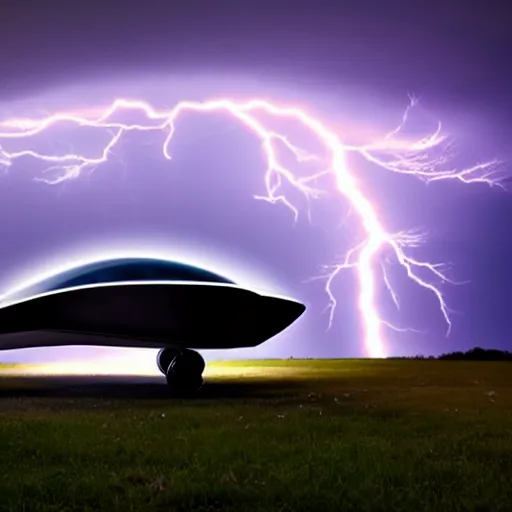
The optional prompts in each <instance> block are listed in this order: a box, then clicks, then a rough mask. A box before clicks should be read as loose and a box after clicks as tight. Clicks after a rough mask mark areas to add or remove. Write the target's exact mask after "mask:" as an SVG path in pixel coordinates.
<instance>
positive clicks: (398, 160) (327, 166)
mask: <svg viewBox="0 0 512 512" xmlns="http://www.w3.org/2000/svg"><path fill="white" fill-rule="evenodd" d="M415 103H416V102H415V100H412V101H411V104H410V105H409V107H408V108H407V109H406V111H405V113H404V116H403V118H402V122H401V123H400V124H399V125H398V126H397V127H396V128H395V129H393V130H392V131H390V132H389V133H388V134H387V135H385V136H384V137H382V138H381V139H379V140H376V141H373V142H369V143H367V144H362V145H359V146H352V145H347V144H345V143H344V142H343V141H342V140H341V139H340V137H339V136H338V135H337V133H336V132H335V131H333V130H332V129H330V128H329V126H328V124H327V123H325V122H323V121H321V120H320V119H318V118H316V117H314V116H313V115H311V114H309V113H308V112H307V111H306V110H305V109H302V108H298V107H295V106H293V107H291V106H283V105H278V104H275V103H272V102H270V101H266V100H263V99H259V98H258V99H251V100H249V101H243V102H239V101H234V100H232V99H229V98H221V99H213V100H208V101H201V102H198V101H182V102H180V103H178V104H177V105H176V106H175V107H174V108H172V109H164V110H159V109H156V108H154V107H153V106H151V105H150V104H148V103H146V102H144V101H140V100H129V99H116V100H115V101H114V102H113V103H112V104H111V105H109V106H107V107H105V108H94V109H91V110H90V111H87V112H85V111H83V110H82V111H81V112H80V113H79V114H78V113H76V112H75V113H74V112H59V113H56V114H53V115H49V116H46V117H41V118H24V119H6V120H4V121H3V122H1V123H0V143H1V144H2V145H1V146H0V164H3V165H4V166H5V167H11V168H13V167H14V164H15V162H16V161H17V160H19V159H21V158H26V157H30V158H34V159H37V160H39V161H40V162H42V163H44V164H47V165H48V167H47V168H46V169H45V171H46V172H50V173H51V175H48V174H46V177H45V176H43V177H39V178H38V180H40V181H44V182H46V183H48V184H57V183H62V182H64V181H66V180H71V179H75V178H78V177H79V176H80V175H81V174H82V173H83V172H84V171H86V170H92V169H94V168H97V167H99V166H100V165H102V164H105V163H106V162H107V161H108V160H109V157H110V156H111V152H112V150H113V148H114V147H115V146H116V145H117V144H118V143H119V141H120V139H121V138H122V137H123V135H125V134H126V133H128V132H136V131H144V132H151V131H153V132H161V133H163V134H164V135H165V136H164V140H163V143H162V152H163V157H164V158H166V159H168V160H171V150H170V144H171V140H172V138H173V135H174V133H175V130H176V121H177V119H178V117H179V116H180V115H182V114H184V113H187V112H188V113H207V114H212V113H226V114H229V115H230V116H232V117H233V118H234V119H235V120H237V121H238V122H240V123H241V124H242V125H243V126H245V127H246V128H247V129H248V130H250V131H251V132H252V133H253V134H254V136H256V137H257V138H258V139H259V140H260V141H261V144H262V151H263V155H264V158H265V172H264V183H265V187H266V195H265V196H257V199H262V200H266V201H268V202H270V203H281V204H283V205H285V206H286V207H287V208H289V209H290V210H291V211H292V212H293V214H294V216H295V218H297V217H298V215H299V209H298V208H297V206H296V205H294V204H293V203H292V202H291V201H290V200H289V199H288V198H287V196H286V195H285V193H284V191H283V186H284V185H285V184H288V185H291V186H293V187H294V188H295V189H296V190H297V191H299V192H300V193H302V194H303V195H304V197H306V198H307V199H308V200H311V199H317V198H320V197H322V195H323V194H324V193H325V189H322V188H321V185H320V182H322V181H325V178H330V184H331V185H332V183H334V186H335V188H336V189H337V191H338V192H339V194H340V199H342V198H343V199H344V200H345V201H347V202H348V203H349V205H350V206H351V208H352V210H353V211H354V213H355V214H356V217H355V218H357V221H358V222H359V225H360V227H361V228H362V234H361V239H360V240H359V242H358V243H357V244H356V245H355V247H354V248H353V249H351V250H350V251H348V253H347V255H346V257H345V258H344V259H343V261H341V262H339V263H337V264H335V265H333V266H332V267H327V268H326V274H325V275H324V276H321V279H325V282H326V286H325V290H326V293H327V295H328V297H329V309H330V317H329V326H330V325H331V324H332V322H333V318H334V314H335V310H336V296H335V294H334V292H333V282H334V280H335V279H336V278H337V277H338V275H339V274H340V272H341V271H342V270H344V269H352V270H353V271H354V272H355V273H356V275H357V279H358V282H359V292H358V297H357V304H358V309H359V313H360V318H361V324H362V328H363V331H364V335H363V336H364V345H365V348H366V351H367V353H368V354H369V355H370V356H372V357H383V356H385V355H386V343H385V337H384V334H383V331H384V329H388V328H391V329H397V330H402V329H400V328H397V327H396V326H393V325H391V324H390V323H389V322H387V321H386V320H385V319H384V318H382V315H381V314H380V312H379V308H378V304H377V303H376V292H377V288H378V287H381V286H382V287H384V288H385V289H387V290H388V291H389V293H390V295H391V297H392V298H393V300H394V302H395V304H396V305H397V306H398V304H399V302H398V293H397V292H396V290H394V289H393V287H392V285H391V283H390V281H389V279H388V278H387V274H386V273H385V266H386V265H387V261H389V255H390V254H391V255H393V257H394V260H395V261H396V262H398V264H399V265H401V267H402V268H403V270H404V272H405V273H406V274H407V276H408V277H409V278H410V279H411V280H412V281H413V282H414V283H416V284H417V285H418V286H420V287H423V288H425V289H426V290H428V291H430V292H431V293H432V294H433V296H434V298H435V299H436V300H437V302H438V304H439V308H440V312H441V314H442V316H443V317H444V319H445V321H446V322H447V324H448V326H450V325H451V323H450V317H449V310H448V306H447V304H446V302H445V299H444V296H443V294H442V293H441V290H440V288H439V287H438V286H436V284H435V280H436V279H438V280H441V281H448V282H450V279H449V278H448V277H447V275H446V273H445V271H444V268H443V266H442V265H441V264H437V263H430V262H426V261H420V260H418V259H415V258H414V257H412V256H411V255H410V251H409V250H410V249H411V248H414V247H417V246H418V245H419V244H421V243H423V242H424V237H423V236H422V235H418V234H417V232H409V231H401V232H398V233H391V232H389V231H388V230H387V229H386V227H385V226H384V224H383V222H382V219H381V216H380V214H379V207H378V205H377V204H375V203H374V201H372V199H371V198H370V197H369V196H368V194H367V192H366V191H365V187H364V184H362V183H360V181H359V180H358V178H357V171H356V170H355V169H352V168H350V167H349V165H348V163H347V155H348V154H350V153H355V154H357V155H359V156H361V157H363V158H364V159H365V160H366V161H367V162H369V163H371V164H373V165H375V167H376V168H378V169H380V170H384V171H388V172H393V173H399V174H405V175H410V176H415V177H417V178H419V179H421V180H424V181H425V182H434V181H440V180H457V181H460V182H463V183H487V184H490V185H492V184H497V180H495V179H494V172H495V171H496V162H487V163H481V164H478V165H474V166H472V167H470V168H466V169H461V170H456V169H451V168H450V166H449V161H448V156H447V155H448V153H447V152H446V149H447V143H448V140H447V138H446V137H445V136H444V135H443V134H442V132H441V125H438V126H437V127H436V129H435V130H434V131H433V132H432V133H430V134H427V135H426V136H424V137H420V138H417V139H415V140H410V139H407V138H405V137H402V136H401V135H402V132H403V129H404V126H405V123H406V122H407V120H408V116H409V115H410V112H411V109H412V108H413V107H414V106H415ZM123 112H131V113H135V112H138V113H139V114H140V113H142V114H143V115H144V116H145V121H144V122H143V123H127V122H121V121H119V120H116V115H117V114H120V113H123ZM283 120H284V121H289V122H291V123H293V124H294V125H300V126H302V127H303V128H305V129H306V130H307V131H308V132H309V133H310V134H311V136H312V139H315V141H316V142H320V143H321V145H322V146H323V148H324V151H323V153H322V154H312V153H311V152H310V151H308V150H307V149H305V148H302V147H299V146H298V145H297V144H296V143H294V142H292V141H291V140H290V139H291V137H290V135H289V134H288V133H287V132H286V131H283V130H282V129H279V130H278V129H277V128H273V122H276V121H280V122H281V121H283ZM62 124H68V125H69V124H71V125H74V126H75V127H78V128H83V129H91V128H94V129H97V130H102V131H104V132H105V133H106V134H107V135H108V140H107V142H106V143H105V144H104V145H102V146H101V147H99V148H98V151H97V153H96V154H95V155H91V156H87V155H84V154H79V153H71V152H70V153H67V154H52V153H43V152H38V151H37V150H35V149H34V147H33V146H32V145H31V144H32V141H33V139H34V137H36V136H37V135H40V134H43V133H44V132H46V131H48V130H50V129H51V128H53V127H55V126H56V125H62ZM14 141H17V143H18V144H19V143H20V141H22V142H23V143H24V146H23V148H22V149H18V150H16V151H15V150H10V149H9V145H10V144H12V143H13V142H14ZM283 151H284V152H288V153H289V154H291V155H292V156H293V157H294V158H295V159H296V161H297V166H298V168H301V169H302V171H301V172H297V171H296V170H294V169H293V170H292V169H291V168H289V167H288V166H286V165H285V164H284V161H283V158H282V154H283ZM433 155H437V156H433ZM312 163H316V164H317V168H316V169H315V171H314V172H311V173H310V174H309V175H307V176H304V175H303V174H304V171H303V169H304V166H306V165H307V166H308V167H307V168H308V169H309V168H311V164H312ZM384 256H386V258H384ZM382 269H384V270H382ZM420 272H422V274H421V275H422V276H424V275H425V274H424V272H427V273H429V274H430V276H431V277H432V278H433V281H431V280H427V279H426V278H424V277H421V276H420Z"/></svg>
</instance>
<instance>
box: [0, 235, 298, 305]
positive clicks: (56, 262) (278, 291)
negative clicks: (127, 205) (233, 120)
mask: <svg viewBox="0 0 512 512" xmlns="http://www.w3.org/2000/svg"><path fill="white" fill-rule="evenodd" d="M175 245H176V246H178V247H179V250H176V248H175V247H174V248H172V249H171V248H170V247H169V246H168V245H167V246H165V245H164V244H163V243H155V241H154V240H147V239H144V238H141V237H138V238H135V239H130V240H118V241H116V242H115V243H112V242H106V243H101V241H100V242H99V243H98V242H96V244H95V247H94V248H91V246H90V245H88V246H87V248H83V247H75V248H74V249H73V250H68V251H67V252H60V253H59V254H58V256H57V257H53V258H48V259H46V260H42V261H40V262H39V264H38V265H37V266H34V265H33V264H32V265H31V266H30V268H29V269H27V270H25V271H24V272H22V273H20V275H18V276H17V277H16V278H15V279H13V280H12V281H11V283H8V286H6V288H7V291H6V292H4V294H3V295H0V300H6V299H7V300H8V298H9V296H11V295H14V294H15V293H18V292H21V291H22V290H24V289H26V288H29V287H31V286H35V285H37V284H38V283H39V282H41V281H43V280H45V279H49V278H52V277H56V276H57V275H59V274H61V273H62V272H66V271H69V270H72V269H75V268H77V267H81V266H83V265H88V264H91V263H98V262H102V261H106V260H113V259H124V258H145V259H147V258H150V259H159V260H167V261H173V262H177V263H183V264H185V265H192V266H196V267H199V268H202V269H204V270H207V271H210V272H213V273H216V274H219V275H221V276H225V277H227V278H228V279H231V280H232V281H235V282H236V283H237V284H238V285H239V286H240V287H243V288H248V289H250V290H253V291H256V292H257V293H260V294H263V295H267V294H272V295H274V296H276V295H278V296H279V295H281V296H283V298H288V297H287V295H290V293H289V292H287V291H286V289H285V286H284V285H283V284H282V283H278V282H276V279H275V278H271V277H270V276H269V275H268V274H265V273H264V272H262V271H261V270H259V271H258V270H256V269H255V268H254V267H255V265H251V267H253V268H249V265H247V264H246V265H243V264H242V263H241V262H240V261H239V260H238V259H235V258H234V257H233V256H228V255H226V254H224V255H221V254H220V251H218V250H215V249H212V248H211V247H202V246H201V245H200V244H199V243H195V244H191V243H190V242H188V243H187V242H184V241H183V240H181V239H180V240H176V242H175ZM134 247H136V248H135V249H134ZM63 262H66V263H63ZM139 282H140V281H139ZM166 284H169V281H167V282H166ZM214 284H218V283H214Z"/></svg>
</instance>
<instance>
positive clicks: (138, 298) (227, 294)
mask: <svg viewBox="0 0 512 512" xmlns="http://www.w3.org/2000/svg"><path fill="white" fill-rule="evenodd" d="M304 311H305V306H304V305H303V304H301V303H299V302H296V301H294V300H291V299H287V298H281V297H274V296H269V295H261V294H259V293H256V292H254V291H251V290H247V289H245V288H242V287H239V286H238V285H234V284H233V285H231V284H225V283H201V282H165V281H164V282H162V281H155V282H140V281H139V282H128V283H100V284H94V285H90V286H89V285H88V286H79V287H76V288H68V289H60V290H57V291H52V292H50V293H43V294H41V295H36V296H34V297H29V298H24V299H22V300H20V301H19V302H14V303H10V304H6V305H4V306H2V307H0V350H9V349H16V348H28V347H44V346H64V345H96V346H97V345H103V346H121V347H141V348H158V347H166V346H180V347H184V348H192V349H228V348H240V347H255V346H257V345H260V344H261V343H263V342H265V341H266V340H268V339H270V338H272V337H274V336H276V335H277V334H279V333H280V332H282V331H283V330H285V329H286V328H287V327H289V326H290V325H291V324H292V323H293V322H295V320H297V319H298V318H299V317H300V316H301V315H302V313H303V312H304Z"/></svg>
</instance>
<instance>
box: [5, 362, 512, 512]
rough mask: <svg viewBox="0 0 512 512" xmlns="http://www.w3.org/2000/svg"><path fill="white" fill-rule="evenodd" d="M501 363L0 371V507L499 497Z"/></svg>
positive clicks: (354, 503)
mask: <svg viewBox="0 0 512 512" xmlns="http://www.w3.org/2000/svg"><path fill="white" fill-rule="evenodd" d="M225 368H229V369H230V370H232V371H231V374H228V373H226V372H223V371H222V369H225ZM237 369H238V370H239V371H240V373H241V374H243V375H249V376H244V377H243V378H241V377H237V376H235V375H233V372H234V370H237ZM280 369H283V372H280ZM248 370H251V371H252V373H250V374H248V373H247V371H248ZM511 370H512V365H511V364H510V363H474V362H448V361H382V360H379V361H377V360H376V361H359V360H349V361H333V360H330V361H298V360H289V361H254V362H240V363H238V362H237V363H221V364H215V365H211V367H210V371H211V375H212V376H211V378H210V380H211V383H210V385H209V386H208V387H205V388H204V393H203V396H201V397H199V398H198V399H196V400H188V401H187V400H167V399H166V398H165V397H164V393H163V390H164V389H165V388H163V387H162V388H161V387H160V386H158V385H156V384H151V385H149V384H144V383H141V384H127V385H123V386H124V387H123V386H121V385H120V384H117V385H114V384H109V385H107V384H105V385H103V386H101V387H100V388H99V389H98V388H97V387H96V385H94V386H92V385H89V386H88V387H87V386H85V385H84V384H83V382H82V381H77V382H75V383H73V384H72V385H71V384H69V383H67V381H66V383H67V386H68V387H64V386H63V383H62V382H61V381H59V380H58V379H57V380H53V381H52V382H51V385H50V384H47V385H46V392H44V393H40V392H39V391H40V389H41V386H44V385H45V384H44V381H41V380H38V379H34V380H33V381H30V382H32V385H33V386H34V388H33V389H34V390H35V391H37V392H34V393H30V392H28V391H27V388H26V386H27V380H26V379H25V380H23V386H20V385H19V382H18V379H17V378H5V379H0V381H2V380H3V382H4V384H3V385H1V386H0V447H1V452H0V457H1V464H0V510H30V511H35V512H37V511H50V510H59V511H61V510H90V511H103V510H104V511H117V510H119V511H123V512H124V511H128V510H137V511H139V510H141V511H152V510H166V511H167V510H183V511H185V510H233V511H245V510H265V511H266V512H268V511H273V510H290V511H291V510H293V511H295V510H299V511H301V510H304V511H308V512H309V511H316V510H322V511H329V510H333V511H334V510H335V511H337V512H339V511H343V512H346V511H351V510H354V511H356V510H357V511H364V510H378V511H391V510H393V511H395V510H396V511H407V512H411V511H414V512H421V511H457V510H461V511H462V510H464V511H470V510H475V511H476V510H481V511H483V510H489V511H490V510H492V511H499V510H510V504H511V503H512V486H511V485H510V481H511V477H512V371H511ZM59 379H62V377H59ZM7 383H8V385H9V389H10V391H9V390H8V389H7ZM77 383H78V384H77ZM116 386H117V387H116ZM52 390H55V391H52ZM126 394H131V395H133V394H135V395H137V396H136V397H134V398H133V397H126V396H125V395H126Z"/></svg>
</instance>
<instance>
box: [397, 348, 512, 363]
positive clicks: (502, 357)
mask: <svg viewBox="0 0 512 512" xmlns="http://www.w3.org/2000/svg"><path fill="white" fill-rule="evenodd" d="M388 359H409V360H425V359H428V360H433V359H437V360H442V361H443V360H444V361H512V352H508V351H506V350H498V349H493V348H491V349H485V348H481V347H474V348H472V349H470V350H468V351H467V352H461V351H457V352H449V353H447V354H441V355H440V356H438V357H435V356H432V355H430V356H427V357H426V356H424V355H421V354H419V355H415V356H409V357H406V356H402V357H390V358H388Z"/></svg>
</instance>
